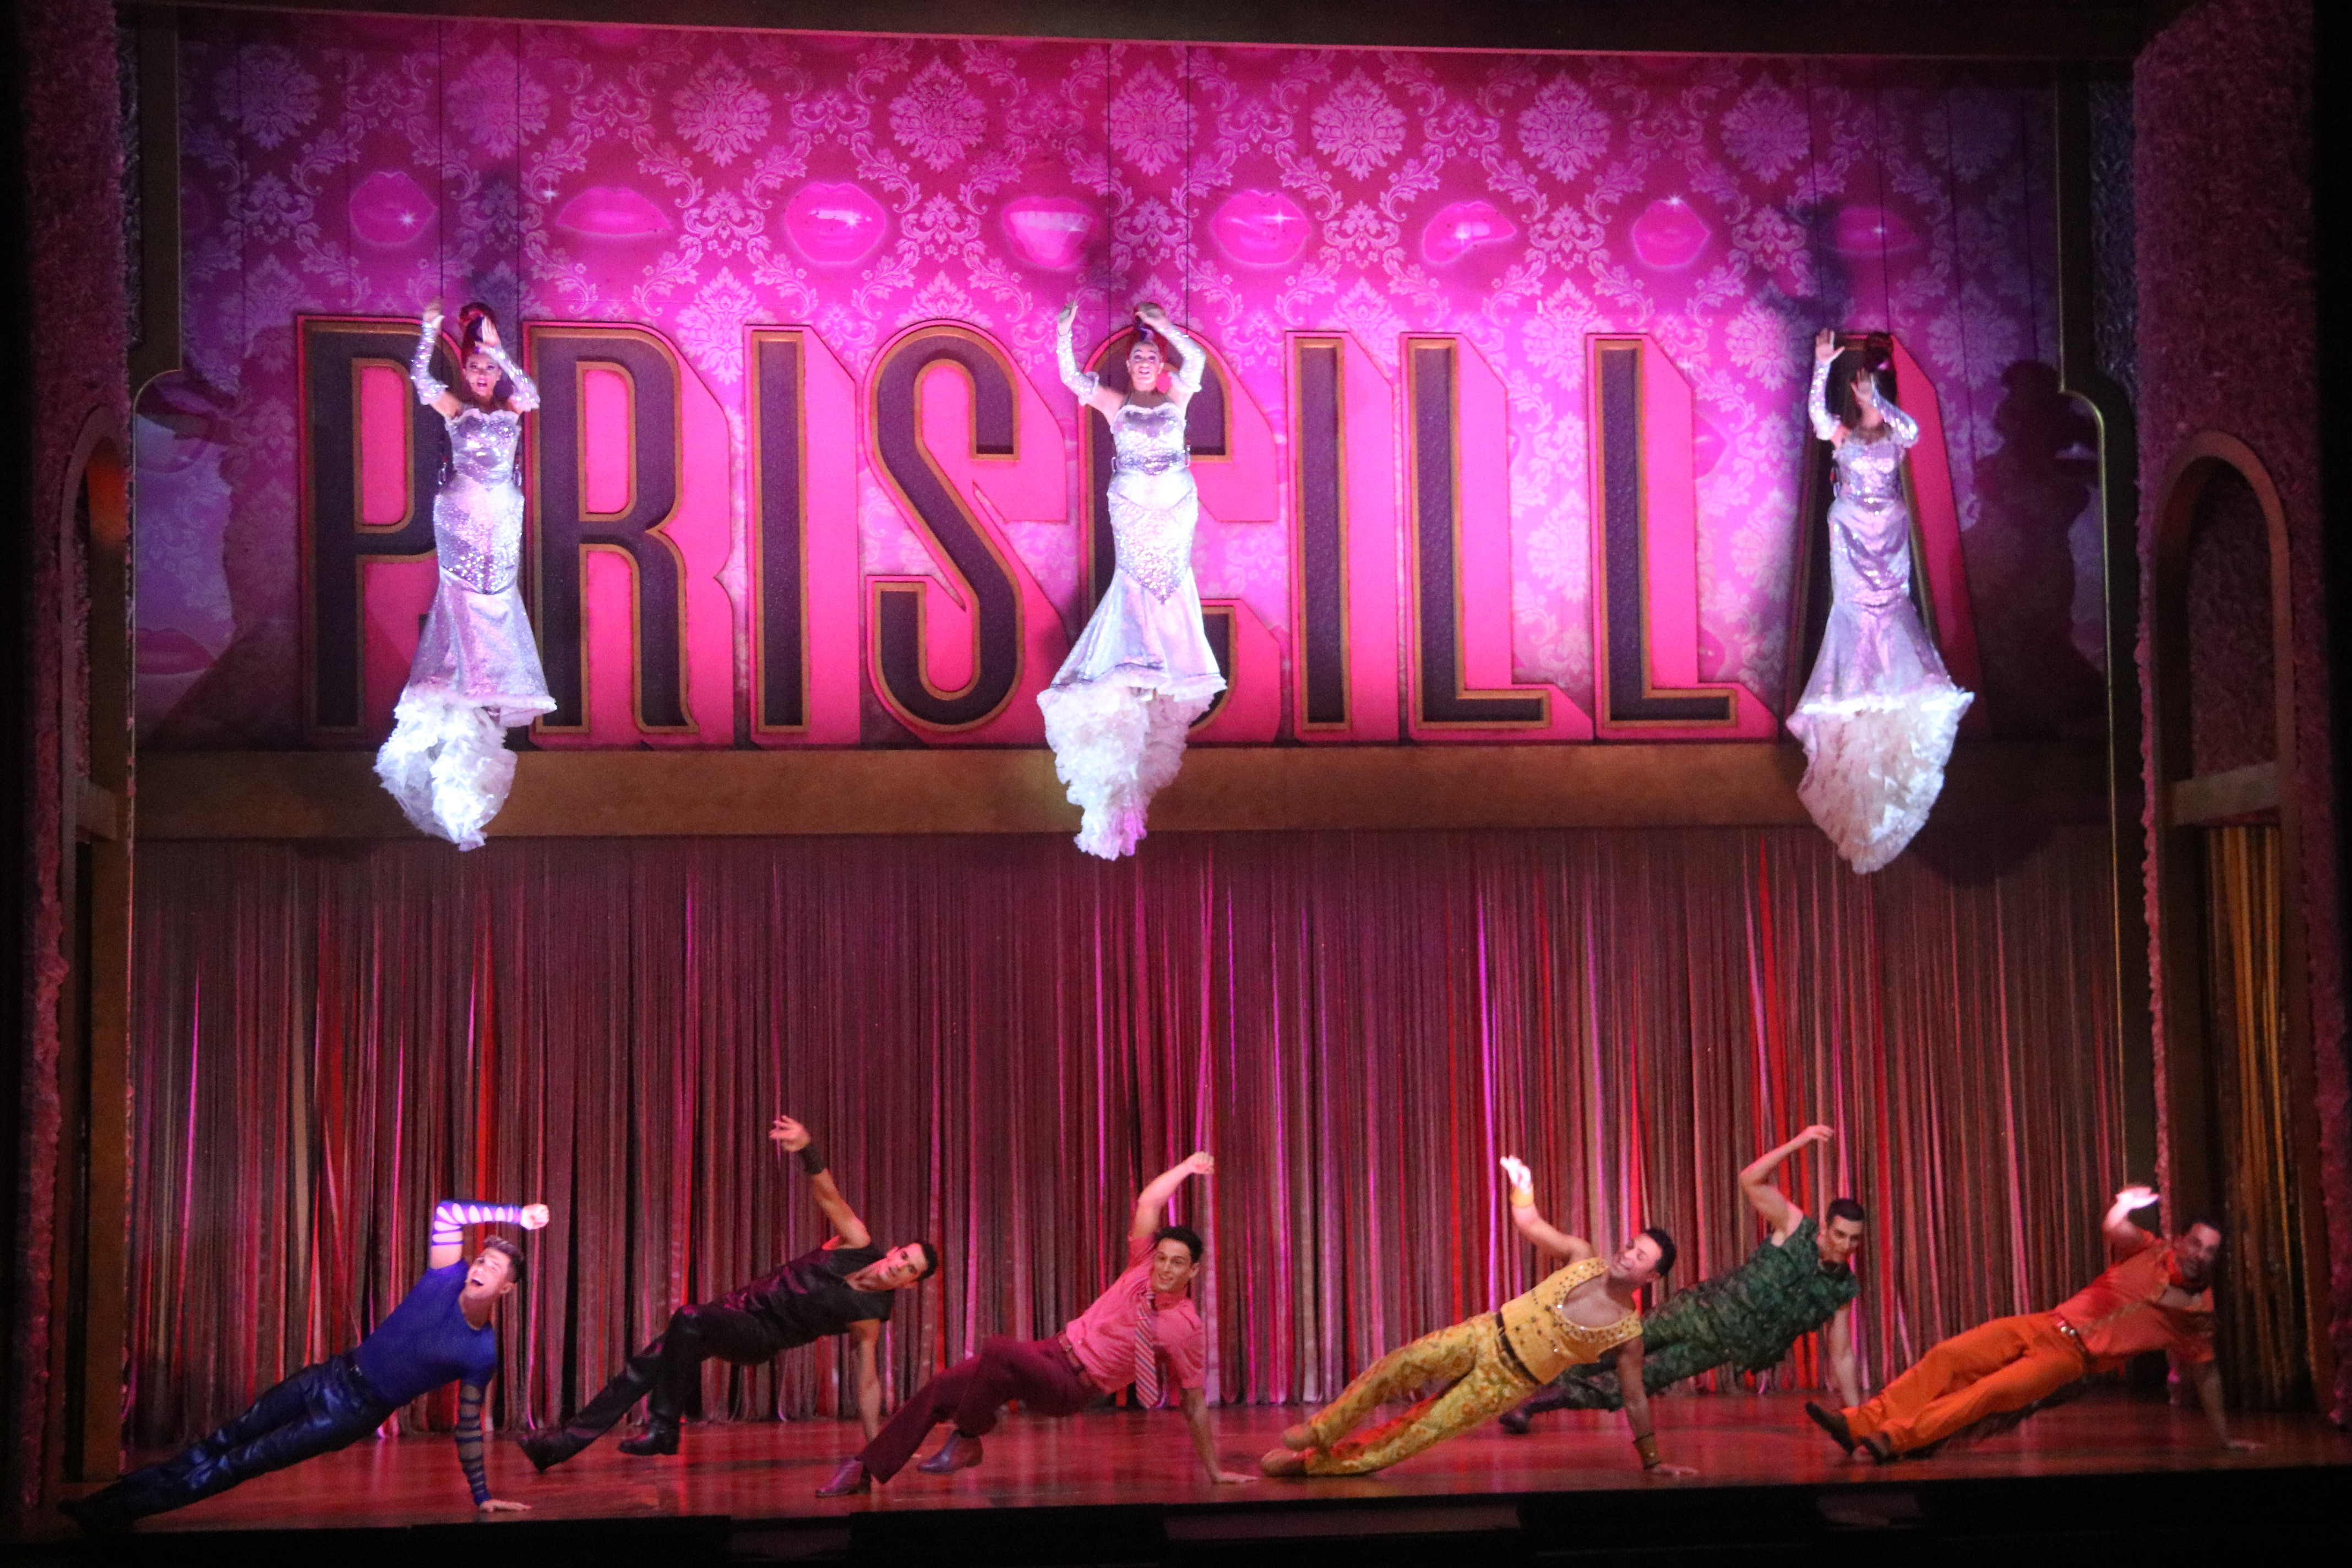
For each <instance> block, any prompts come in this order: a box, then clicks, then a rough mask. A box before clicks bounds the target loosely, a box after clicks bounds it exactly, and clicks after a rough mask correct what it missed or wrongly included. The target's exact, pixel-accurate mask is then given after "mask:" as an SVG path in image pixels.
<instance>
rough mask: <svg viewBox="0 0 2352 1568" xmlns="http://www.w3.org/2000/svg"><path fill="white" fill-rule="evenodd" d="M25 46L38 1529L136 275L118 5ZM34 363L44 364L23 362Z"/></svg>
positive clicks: (26, 925) (20, 650) (17, 222)
mask: <svg viewBox="0 0 2352 1568" xmlns="http://www.w3.org/2000/svg"><path fill="white" fill-rule="evenodd" d="M6 26H7V27H8V29H9V32H10V33H11V34H13V37H10V38H9V39H8V40H7V47H6V48H5V51H0V52H5V53H8V54H10V55H12V56H13V57H14V58H13V60H12V61H11V62H10V63H9V64H8V65H7V66H6V67H5V71H6V74H7V77H8V79H5V81H0V99H5V100H6V102H7V106H8V107H7V108H6V109H5V110H0V114H5V120H4V121H0V134H5V137H6V140H7V142H8V143H9V145H7V146H6V147H5V152H0V156H5V160H6V163H7V168H6V170H5V174H0V177H5V179H6V180H7V181H8V182H9V183H10V185H11V187H12V188H11V189H10V190H9V191H8V193H7V195H6V197H5V203H6V207H7V213H6V217H7V223H6V230H7V232H6V234H5V240H6V242H7V250H8V253H7V255H6V257H5V260H0V268H5V272H0V283H5V298H6V300H7V301H8V307H9V308H8V310H6V311H5V316H6V318H7V321H6V323H5V327H0V331H5V332H6V333H7V334H8V337H9V339H10V340H11V341H10V342H9V354H8V360H9V363H8V365H7V366H6V369H5V379H6V380H7V381H8V383H9V391H8V395H9V397H10V400H11V401H10V405H9V406H7V407H6V408H5V410H0V425H5V427H6V431H7V436H6V437H5V438H6V441H7V443H8V445H7V447H6V450H5V453H0V471H5V476H6V478H5V481H0V483H5V486H6V489H5V492H0V493H5V496H6V498H7V499H6V502H5V504H6V506H7V510H8V513H9V516H8V519H7V522H8V526H9V528H10V537H11V543H12V548H13V552H14V560H13V562H12V565H11V570H10V573H9V576H10V577H12V578H13V579H14V581H12V582H11V583H10V584H9V591H8V623H9V624H8V627H7V634H8V637H9V647H8V650H7V656H6V658H5V664H0V671H5V679H6V681H7V689H5V691H4V692H0V708H5V709H6V710H8V711H7V717H6V720H5V725H6V735H7V744H8V747H9V750H10V755H9V756H8V758H7V761H6V764H5V766H6V779H7V781H8V783H9V784H10V785H11V786H12V789H11V793H12V794H14V795H15V796H16V798H15V799H14V800H12V801H10V802H9V803H8V804H9V805H11V806H13V807H15V808H16V811H15V815H16V818H17V820H18V821H20V822H21V823H22V824H23V826H22V827H21V829H20V830H19V832H18V834H17V836H16V837H14V838H13V840H12V842H13V847H14V849H15V855H14V858H13V859H12V863H11V866H10V871H11V882H12V892H13V894H14V897H13V898H12V899H11V900H10V902H11V910H10V919H9V928H10V929H9V930H8V931H7V932H6V933H5V934H6V938H7V941H8V943H9V946H10V949H11V951H10V952H9V954H8V957H7V963H6V967H5V971H0V973H5V976H6V978H7V979H8V980H9V981H11V982H12V983H11V984H7V985H6V986H5V989H0V994H5V996H6V997H7V998H8V999H9V1001H10V1003H11V1004H12V1005H14V1006H15V1007H16V1009H17V1012H16V1016H15V1017H14V1018H12V1019H11V1020H10V1021H9V1028H8V1030H7V1035H6V1046H5V1049H6V1052H7V1055H6V1058H5V1062H0V1070H5V1072H6V1074H7V1075H8V1079H9V1082H8V1086H7V1091H6V1092H7V1100H8V1103H7V1106H6V1108H5V1111H0V1116H5V1121H6V1125H5V1128H0V1131H5V1132H6V1133H8V1134H10V1136H8V1137H7V1138H6V1140H5V1147H6V1149H7V1150H8V1152H9V1156H10V1168H9V1182H8V1189H7V1192H6V1194H5V1197H0V1204H5V1213H4V1214H0V1218H5V1226H6V1230H7V1233H8V1234H7V1243H6V1245H7V1262H6V1263H5V1266H0V1267H5V1269H6V1271H7V1272H6V1275H5V1283H6V1297H5V1302H0V1311H5V1322H0V1329H5V1334H0V1343H5V1347H6V1349H5V1357H6V1360H5V1363H0V1424H5V1425H0V1516H5V1517H7V1518H9V1519H10V1520H11V1521H12V1522H18V1523H21V1522H22V1521H23V1520H24V1519H25V1517H26V1513H27V1512H28V1511H29V1510H31V1509H32V1507H33V1506H34V1505H35V1504H36V1503H37V1500H38V1497H39V1490H40V1486H41V1480H42V1476H43V1473H44V1469H45V1467H46V1466H47V1432H46V1430H45V1426H46V1423H45V1420H44V1411H45V1408H46V1405H47V1380H48V1368H49V1360H50V1353H51V1342H50V1339H51V1333H52V1331H53V1329H54V1327H55V1325H54V1324H53V1323H52V1321H51V1313H50V1310H49V1290H50V1284H51V1280H50V1272H49V1264H48V1259H49V1257H50V1250H51V1248H50V1241H51V1235H52V1229H53V1224H52V1222H53V1199H54V1182H55V1173H56V1166H57V1150H58V1094H57V1053H58V1025H57V1019H58V985H59V984H60V982H61V980H62V978H63V976H64V973H65V959H64V954H63V949H62V946H61V939H62V936H63V932H62V931H61V930H60V921H59V907H60V906H59V899H58V890H59V872H60V868H61V866H62V864H63V858H64V857H65V856H66V855H67V854H68V853H69V852H70V849H71V843H72V840H71V829H70V827H69V826H68V821H67V818H66V816H65V813H64V805H65V784H66V775H67V772H68V769H67V765H66V762H67V760H66V758H65V756H64V753H63V751H62V749H61V747H60V720H61V719H62V718H63V717H64V716H65V701H66V698H67V693H68V691H69V690H78V689H79V687H80V684H81V682H80V679H79V672H78V671H72V670H68V669H67V668H65V666H64V661H65V658H66V655H65V649H67V648H68V647H74V646H78V644H77V639H74V638H72V637H69V635H68V633H69V631H70V628H71V616H73V615H74V613H75V606H74V605H72V604H71V603H70V601H69V598H68V593H67V591H66V584H65V581H64V578H63V576H62V575H61V565H62V563H63V562H64V560H65V556H64V553H63V552H64V546H65V542H66V540H67V539H68V526H69V516H70V514H69V512H68V509H67V487H68V485H69V484H74V483H76V482H77V480H78V477H79V476H78V472H77V469H76V463H77V459H78V457H79V454H80V453H81V452H82V451H83V450H84V447H85V444H86V441H87V439H88V438H89V436H90V434H91V433H92V431H93V429H94V428H95V429H97V430H98V431H99V432H100V433H102V434H104V435H107V436H111V437H115V438H116V439H117V440H118V441H120V440H121V437H122V436H123V434H124V433H125V432H126V430H127V420H128V414H129V395H128V390H127V387H126V384H125V372H124V353H125V350H124V289H123V271H122V196H121V178H122V153H121V143H120V141H119V139H118V137H117V135H116V132H115V128H116V126H117V124H118V123H119V122H120V119H121V98H120V93H119V88H118V78H117V72H116V68H115V55H116V48H115V37H116V33H115V16H114V8H113V7H112V6H111V5H108V4H107V3H106V0H40V3H39V4H37V5H16V6H11V7H9V20H8V22H7V23H6ZM26 368H29V370H30V372H31V374H30V375H29V376H26V374H24V371H25V369H26Z"/></svg>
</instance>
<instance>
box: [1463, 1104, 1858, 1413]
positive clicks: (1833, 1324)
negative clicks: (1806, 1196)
mask: <svg viewBox="0 0 2352 1568" xmlns="http://www.w3.org/2000/svg"><path fill="white" fill-rule="evenodd" d="M1835 1136H1836V1134H1835V1133H1834V1132H1832V1131H1831V1130H1830V1129H1829V1128H1827V1127H1818V1126H1816V1127H1808V1128H1806V1129H1805V1130H1804V1131H1802V1132H1800V1133H1798V1134H1797V1135H1796V1136H1795V1137H1794V1138H1791V1139H1790V1140H1789V1141H1788V1142H1786V1143H1783V1144H1781V1145H1780V1147H1779V1148H1777V1149H1773V1150H1769V1151H1768V1152H1765V1153H1763V1154H1761V1155H1759V1156H1758V1158H1757V1160H1756V1163H1753V1164H1751V1165H1749V1166H1748V1168H1747V1169H1746V1170H1744V1171H1742V1172H1740V1173H1739V1192H1740V1195H1741V1196H1743V1197H1745V1198H1746V1199H1747V1200H1748V1205H1749V1206H1750V1207H1752V1208H1754V1209H1755V1211H1756V1212H1757V1214H1759V1215H1761V1216H1762V1217H1763V1220H1764V1223H1765V1224H1766V1225H1768V1226H1771V1227H1772V1234H1771V1235H1770V1237H1768V1238H1766V1239H1765V1240H1764V1241H1763V1242H1762V1243H1761V1244H1759V1246H1758V1247H1757V1248H1756V1250H1755V1252H1754V1253H1753V1254H1752V1255H1751V1256H1750V1257H1749V1258H1748V1261H1747V1262H1745V1263H1743V1264H1741V1265H1740V1266H1739V1267H1738V1268H1735V1269H1733V1270H1732V1271H1731V1272H1730V1273H1728V1274H1726V1275H1723V1276H1721V1277H1720V1278H1717V1279H1703V1280H1701V1281H1700V1282H1699V1283H1698V1284H1696V1285H1694V1286H1692V1287H1691V1288H1690V1289H1687V1290H1677V1291H1675V1294H1674V1295H1673V1296H1672V1297H1671V1298H1669V1299H1668V1300H1667V1301H1666V1304H1665V1305H1664V1306H1663V1307H1660V1308H1659V1309H1658V1310H1656V1311H1654V1312H1652V1313H1651V1314H1650V1315H1649V1317H1648V1319H1647V1320H1646V1321H1644V1322H1643V1326H1642V1339H1643V1346H1644V1350H1643V1362H1642V1384H1643V1387H1644V1388H1645V1389H1646V1390H1647V1391H1648V1392H1650V1393H1652V1394H1655V1393H1657V1392H1658V1391H1660V1390H1661V1389H1663V1388H1664V1387H1666V1386H1667V1385H1668V1384H1676V1383H1680V1382H1682V1381H1683V1379H1685V1378H1686V1377H1696V1376H1697V1375H1698V1374H1699V1373H1703V1372H1712V1371H1714V1370H1715V1369H1716V1368H1717V1367H1731V1368H1734V1369H1736V1370H1738V1371H1741V1372H1762V1371H1764V1370H1766V1369H1767V1368H1769V1367H1770V1366H1772V1365H1774V1364H1776V1363H1778V1362H1779V1361H1780V1358H1781V1357H1782V1356H1784V1355H1787V1354H1788V1353H1789V1347H1790V1345H1793V1344H1795V1343H1796V1342H1797V1341H1798V1340H1800V1339H1801V1338H1802V1337H1803V1336H1805V1335H1806V1334H1809V1333H1811V1332H1812V1331H1814V1330H1816V1329H1820V1330H1822V1333H1823V1338H1824V1340H1825V1341H1826V1345H1825V1348H1826V1349H1827V1351H1828V1352H1829V1363H1830V1375H1831V1377H1832V1379H1833V1380H1834V1382H1835V1384H1836V1385H1837V1388H1838V1391H1839V1393H1840V1394H1843V1395H1844V1396H1845V1399H1846V1403H1847V1404H1848V1405H1859V1404H1860V1403H1861V1402H1862V1401H1861V1394H1862V1378H1861V1375H1860V1373H1858V1372H1857V1371H1856V1370H1855V1366H1854V1358H1853V1299H1854V1297H1855V1296H1856V1295H1858V1294H1859V1293H1860V1292H1861V1289H1862V1285H1861V1282H1860V1281H1859V1280H1857V1279H1854V1277H1853V1268H1852V1266H1851V1265H1850V1263H1849V1261H1848V1260H1849V1259H1850V1258H1853V1252H1854V1249H1855V1248H1856V1247H1860V1246H1861V1245H1862V1231H1863V1226H1864V1222H1865V1218H1866V1216H1865V1215H1864V1213H1863V1209H1862V1205H1860V1204H1858V1203H1856V1202H1854V1201H1853V1199H1852V1198H1839V1199H1837V1200H1836V1201H1835V1202H1833V1203H1832V1204H1831V1205H1830V1206H1829V1215H1828V1220H1829V1223H1828V1225H1827V1226H1818V1225H1816V1224H1815V1223H1814V1221H1813V1218H1812V1216H1811V1215H1808V1214H1807V1213H1805V1211H1804V1210H1802V1209H1801V1208H1799V1207H1798V1206H1797V1205H1795V1204H1792V1203H1790V1201H1789V1198H1788V1194H1785V1193H1783V1192H1781V1191H1780V1188H1778V1187H1776V1186H1774V1185H1773V1184H1772V1183H1771V1180H1770V1178H1771V1176H1772V1173H1774V1172H1775V1171H1777V1170H1779V1169H1780V1165H1781V1163H1782V1162H1784V1161H1786V1160H1787V1159H1788V1158H1789V1156H1790V1155H1791V1154H1793V1153H1795V1152H1797V1151H1798V1150H1800V1149H1801V1148H1803V1147H1804V1146H1805V1145H1806V1144H1808V1143H1827V1142H1829V1141H1830V1140H1831V1139H1832V1138H1833V1137H1835ZM1624 1402H1625V1401H1624V1396H1623V1394H1622V1392H1621V1391H1620V1390H1619V1388H1618V1386H1617V1373H1616V1369H1615V1368H1614V1367H1612V1366H1608V1365H1605V1364H1602V1363H1595V1364H1593V1365H1591V1366H1575V1367H1570V1368H1569V1369H1568V1371H1566V1372H1564V1373H1560V1374H1559V1377H1557V1378H1555V1379H1554V1380H1553V1381H1552V1384H1551V1386H1550V1387H1549V1388H1547V1389H1544V1390H1543V1391H1542V1392H1541V1393H1539V1394H1536V1395H1535V1397H1533V1398H1531V1399H1529V1400H1528V1402H1527V1403H1526V1404H1524V1405H1520V1406H1519V1407H1518V1408H1517V1410H1514V1411H1511V1412H1509V1413H1508V1414H1507V1415H1504V1416H1503V1418H1502V1426H1503V1428H1504V1429H1505V1430H1506V1431H1508V1432H1514V1433H1525V1432H1526V1431H1527V1430H1528V1418H1529V1417H1530V1416H1533V1415H1539V1414H1541V1413H1542V1412H1544V1411H1546V1410H1615V1409H1619V1408H1621V1407H1622V1405H1624Z"/></svg>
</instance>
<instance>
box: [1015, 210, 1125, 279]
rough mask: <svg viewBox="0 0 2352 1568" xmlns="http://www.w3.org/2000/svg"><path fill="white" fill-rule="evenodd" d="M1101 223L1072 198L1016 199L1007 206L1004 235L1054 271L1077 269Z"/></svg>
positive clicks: (1032, 258) (1039, 262)
mask: <svg viewBox="0 0 2352 1568" xmlns="http://www.w3.org/2000/svg"><path fill="white" fill-rule="evenodd" d="M1099 226H1101V220H1100V219H1098V218H1097V217H1096V216H1095V211H1094V209H1093V208H1092V207H1090V206H1088V205H1087V204H1086V203H1084V202H1082V201H1079V200H1077V199H1076V198H1075V197H1072V196H1016V197H1014V198H1013V200H1012V201H1009V202H1007V203H1005V204H1004V233H1005V236H1006V237H1008V238H1010V239H1011V240H1012V241H1013V247H1014V248H1015V249H1017V250H1019V251H1020V252H1021V254H1022V255H1024V256H1025V257H1027V258H1029V259H1030V261H1031V262H1033V263H1034V264H1035V265H1036V266H1039V267H1043V268H1046V269H1047V270H1048V271H1053V272H1070V271H1074V270H1076V268H1077V265H1078V263H1079V262H1080V261H1081V260H1082V259H1084V258H1085V257H1086V253H1087V241H1088V240H1090V239H1092V238H1093V237H1094V236H1095V230H1096V229H1097V227H1099Z"/></svg>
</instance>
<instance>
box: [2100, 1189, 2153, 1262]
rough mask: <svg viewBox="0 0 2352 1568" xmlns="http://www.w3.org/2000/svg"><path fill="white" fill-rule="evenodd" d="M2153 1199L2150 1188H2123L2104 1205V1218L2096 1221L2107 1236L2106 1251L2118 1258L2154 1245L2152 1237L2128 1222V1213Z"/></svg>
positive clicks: (2141, 1207) (2129, 1219) (2150, 1202)
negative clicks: (2112, 1199) (2105, 1213)
mask: <svg viewBox="0 0 2352 1568" xmlns="http://www.w3.org/2000/svg"><path fill="white" fill-rule="evenodd" d="M2156 1201H2157V1198H2156V1189H2155V1188H2154V1187H2126V1188H2124V1189H2123V1191H2121V1192H2119V1193H2117V1194H2116V1201H2115V1202H2114V1203H2112V1204H2110V1205H2107V1215H2106V1217H2105V1219H2103V1220H2101V1221H2100V1222H2099V1230H2100V1232H2101V1233H2102V1234H2103V1235H2105V1237H2106V1238H2107V1247H2108V1250H2110V1251H2111V1252H2113V1253H2115V1254H2116V1256H2118V1257H2124V1258H2128V1257H2129V1256H2131V1255H2132V1254H2133V1253H2135V1252H2139V1251H2143V1250H2145V1249H2146V1248H2147V1247H2152V1246H2154V1245H2155V1244H2156V1237H2152V1236H2150V1235H2148V1233H2147V1232H2146V1231H2144V1230H2142V1229H2140V1227H2139V1226H2136V1225H2134V1224H2132V1220H2131V1216H2132V1215H2134V1214H2135V1213H2137V1211H2139V1210H2141V1209H2144V1208H2146V1207H2147V1205H2150V1204H2152V1203H2154V1202H2156Z"/></svg>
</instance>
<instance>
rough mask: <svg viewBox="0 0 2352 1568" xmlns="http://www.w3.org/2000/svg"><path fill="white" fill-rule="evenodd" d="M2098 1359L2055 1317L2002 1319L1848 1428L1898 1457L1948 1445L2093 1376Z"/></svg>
mask: <svg viewBox="0 0 2352 1568" xmlns="http://www.w3.org/2000/svg"><path fill="white" fill-rule="evenodd" d="M2090 1370H2091V1363H2090V1358H2089V1357H2087V1356H2085V1355H2084V1353H2083V1347H2082V1345H2081V1344H2080V1343H2079V1342H2077V1341H2076V1340H2075V1339H2074V1337H2073V1336H2072V1335H2070V1334H2068V1333H2067V1332H2066V1331H2064V1330H2063V1329H2061V1328H2060V1327H2059V1326H2058V1314H2057V1313H2055V1312H2032V1313H2029V1314H2027V1315H2026V1316H2024V1317H2021V1318H1996V1319H1995V1320H1993V1321H1991V1322H1990V1323H1986V1324H1984V1325H1982V1326H1981V1327H1979V1328H1974V1329H1970V1330H1969V1331H1967V1332H1966V1333H1959V1334H1954V1335H1953V1336H1952V1337H1951V1338H1950V1339H1948V1340H1946V1341H1945V1342H1943V1343H1942V1344H1939V1345H1937V1347H1936V1348H1935V1349H1933V1350H1931V1351H1929V1352H1927V1354H1926V1355H1923V1356H1921V1357H1920V1358H1919V1361H1918V1364H1917V1365H1916V1366H1914V1367H1912V1368H1911V1370H1910V1371H1908V1372H1906V1373H1904V1374H1903V1375H1902V1376H1900V1377H1898V1378H1896V1379H1895V1381H1894V1382H1893V1383H1890V1384H1887V1385H1886V1386H1885V1388H1882V1389H1880V1390H1879V1391H1878V1393H1877V1394H1876V1395H1875V1396H1874V1397H1873V1398H1871V1399H1867V1400H1864V1402H1863V1403H1862V1404H1860V1405H1855V1406H1854V1407H1853V1409H1851V1410H1848V1411H1847V1412H1845V1423H1846V1426H1847V1429H1848V1430H1850V1431H1851V1432H1853V1435H1854V1436H1857V1437H1875V1438H1877V1439H1878V1440H1879V1441H1880V1442H1882V1443H1884V1444H1885V1445H1886V1447H1888V1448H1889V1449H1891V1450H1892V1451H1893V1452H1895V1453H1897V1454H1906V1453H1909V1452H1910V1451H1911V1450H1912V1449H1914V1448H1924V1447H1927V1446H1928V1445H1929V1444H1931V1443H1940V1442H1942V1441H1943V1440H1944V1439H1945V1438H1947V1437H1949V1436H1952V1435H1953V1434H1954V1433H1956V1432H1961V1431H1965V1430H1967V1429H1968V1428H1969V1427H1970V1426H1975V1425H1976V1424H1977V1423H1978V1422H1979V1421H1981V1420H1983V1419H1984V1418H1985V1417H1986V1416H1988V1415H2001V1414H2003V1413H2005V1412H2007V1411H2011V1410H2022V1409H2024V1408H2025V1406H2027V1405H2031V1404H2032V1403H2033V1402H2034V1401H2035V1400H2037V1399H2047V1398H2048V1397H2050V1395H2052V1394H2055V1393H2057V1392H2058V1390H2060V1389H2062V1388H2063V1387H2065V1386H2066V1385H2067V1384H2070V1383H2073V1382H2074V1380H2075V1379H2077V1378H2079V1377H2082V1376H2084V1375H2085V1374H2086V1373H2089V1372H2090Z"/></svg>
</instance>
